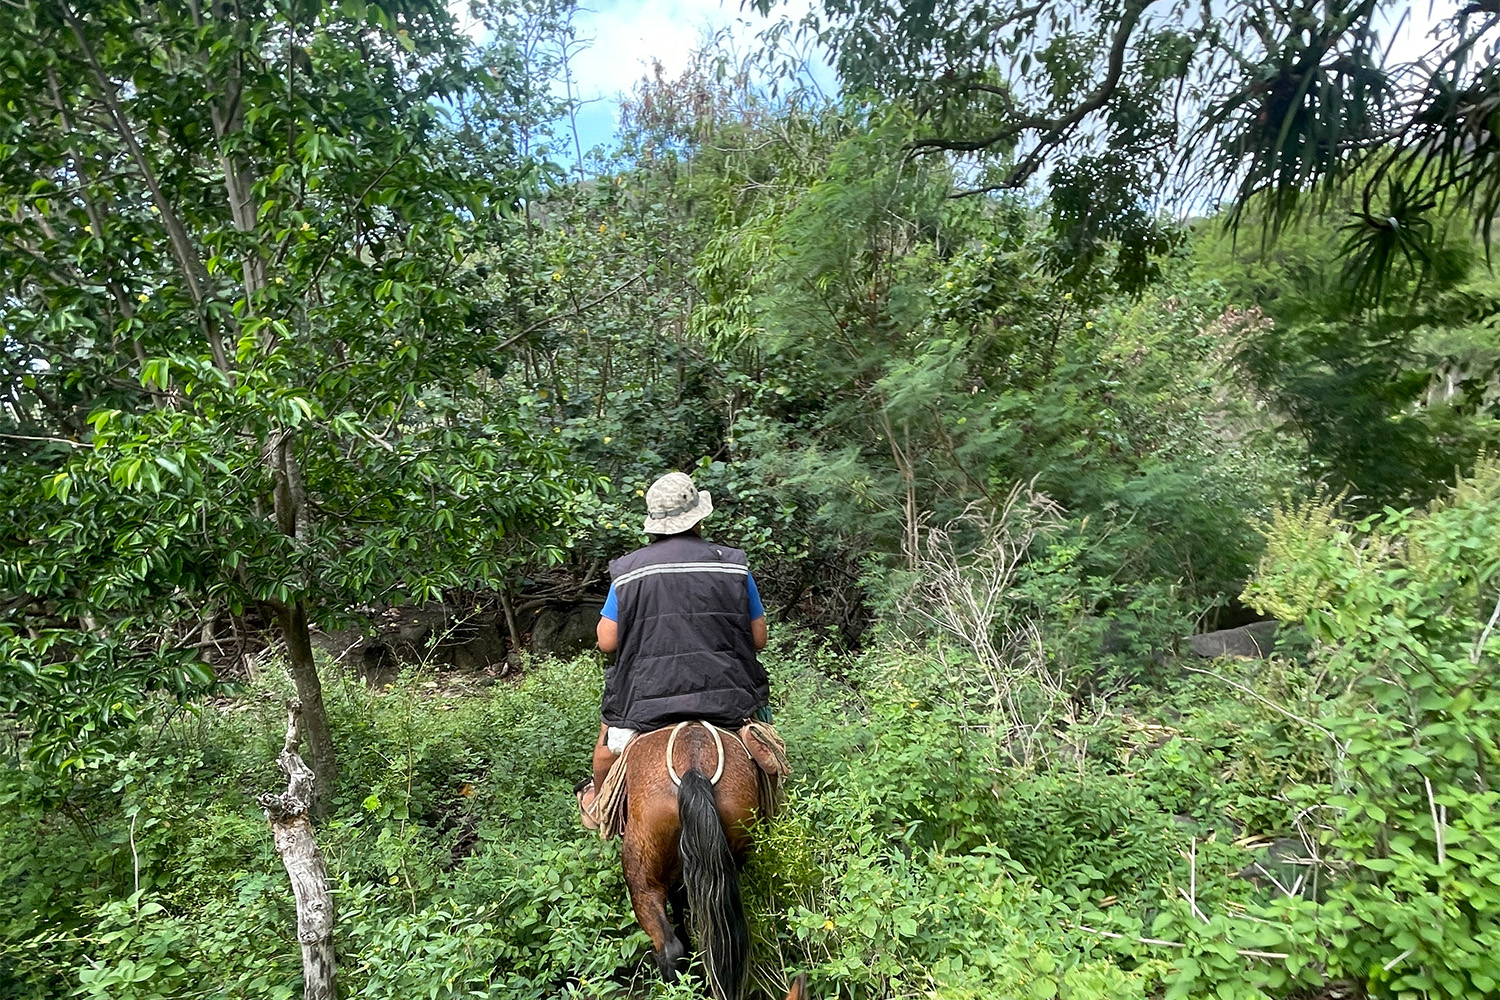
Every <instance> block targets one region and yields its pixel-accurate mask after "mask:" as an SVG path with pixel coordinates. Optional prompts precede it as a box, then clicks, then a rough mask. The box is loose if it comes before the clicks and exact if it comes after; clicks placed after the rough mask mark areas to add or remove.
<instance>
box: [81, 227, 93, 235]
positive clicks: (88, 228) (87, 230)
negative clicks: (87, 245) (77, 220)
mask: <svg viewBox="0 0 1500 1000" xmlns="http://www.w3.org/2000/svg"><path fill="white" fill-rule="evenodd" d="M83 231H84V232H86V233H88V234H89V235H90V236H93V235H94V227H93V226H84V227H83Z"/></svg>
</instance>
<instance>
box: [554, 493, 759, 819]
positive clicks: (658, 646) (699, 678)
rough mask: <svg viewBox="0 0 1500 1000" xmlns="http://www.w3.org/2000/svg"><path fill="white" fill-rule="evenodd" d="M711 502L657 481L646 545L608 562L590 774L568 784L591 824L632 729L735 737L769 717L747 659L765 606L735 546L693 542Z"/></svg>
mask: <svg viewBox="0 0 1500 1000" xmlns="http://www.w3.org/2000/svg"><path fill="white" fill-rule="evenodd" d="M713 509H714V505H713V500H712V498H711V497H710V496H709V494H708V491H707V490H699V489H698V488H697V487H696V486H694V485H693V481H692V479H690V478H689V477H688V476H687V475H685V474H683V473H681V472H672V473H668V474H667V475H665V476H662V477H661V478H660V479H658V480H657V481H656V482H655V483H653V484H652V486H651V488H650V489H649V490H647V491H646V522H645V530H646V533H647V534H648V535H650V536H652V540H651V542H650V544H648V545H646V546H645V547H644V548H640V549H636V550H635V551H634V552H631V553H629V554H628V555H624V556H621V557H620V558H619V559H616V560H614V561H612V562H611V563H610V564H609V574H610V580H611V583H610V588H609V597H608V598H607V599H606V601H605V603H604V608H603V610H602V611H601V612H600V616H599V627H598V640H599V648H600V649H601V650H603V651H604V652H606V653H615V654H616V657H615V662H614V664H613V665H612V666H610V667H609V668H608V669H607V670H606V671H605V677H604V704H603V710H602V712H601V716H602V722H601V724H600V726H599V741H598V743H597V744H596V745H595V747H594V775H593V778H592V780H585V781H584V782H581V783H580V784H579V786H578V789H577V796H578V806H579V810H580V812H581V813H582V816H583V822H584V825H585V826H586V827H588V828H589V829H596V828H597V827H598V826H599V823H600V820H601V817H600V816H599V815H597V813H596V805H597V799H598V792H599V790H600V789H602V788H604V783H605V778H606V776H607V775H608V774H609V771H610V768H611V767H613V766H614V764H615V761H616V760H617V759H618V758H619V755H620V753H621V752H622V751H623V750H624V749H625V746H626V744H628V743H629V742H630V740H631V738H632V737H634V736H635V735H636V734H637V733H644V732H650V731H653V730H657V729H661V728H663V727H665V726H670V725H673V724H674V723H679V722H689V721H699V722H707V723H709V724H711V725H714V726H720V727H723V728H724V729H727V730H729V731H730V732H734V731H736V730H739V729H740V728H741V727H742V726H744V725H745V724H746V723H747V722H749V721H750V720H751V719H754V718H758V719H760V720H761V721H762V722H769V721H770V714H769V709H768V708H767V705H768V703H769V700H770V684H769V682H768V681H767V679H766V672H765V670H763V669H762V668H761V666H760V663H759V662H758V660H757V659H756V653H757V652H759V651H760V650H761V649H764V648H765V645H766V610H765V607H764V606H763V605H762V604H761V599H760V594H759V592H758V591H757V590H756V586H755V578H754V577H752V576H751V575H750V568H749V564H748V562H747V560H746V558H745V553H744V551H742V550H741V549H735V548H730V547H729V546H727V545H719V544H717V543H715V542H710V541H708V540H707V539H705V538H704V537H703V535H702V529H701V526H700V522H701V521H702V520H703V519H704V518H706V517H707V516H708V515H709V514H711V513H713Z"/></svg>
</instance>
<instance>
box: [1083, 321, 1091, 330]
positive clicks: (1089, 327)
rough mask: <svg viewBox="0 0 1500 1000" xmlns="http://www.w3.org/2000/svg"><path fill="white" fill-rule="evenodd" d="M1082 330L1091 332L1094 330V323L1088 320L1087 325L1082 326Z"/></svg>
mask: <svg viewBox="0 0 1500 1000" xmlns="http://www.w3.org/2000/svg"><path fill="white" fill-rule="evenodd" d="M1083 328H1084V329H1085V330H1092V329H1093V328H1094V321H1093V320H1089V321H1088V322H1087V323H1085V324H1083Z"/></svg>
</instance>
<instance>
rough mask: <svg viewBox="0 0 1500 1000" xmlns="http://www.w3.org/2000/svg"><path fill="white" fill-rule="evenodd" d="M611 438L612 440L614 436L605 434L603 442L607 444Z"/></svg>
mask: <svg viewBox="0 0 1500 1000" xmlns="http://www.w3.org/2000/svg"><path fill="white" fill-rule="evenodd" d="M613 440H614V438H612V437H608V436H606V437H605V439H604V443H605V444H609V443H610V442H611V441H613Z"/></svg>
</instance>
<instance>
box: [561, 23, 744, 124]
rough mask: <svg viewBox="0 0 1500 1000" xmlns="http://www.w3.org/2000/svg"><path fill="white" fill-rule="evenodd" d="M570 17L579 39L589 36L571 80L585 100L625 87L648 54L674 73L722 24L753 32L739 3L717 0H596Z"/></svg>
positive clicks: (640, 70) (638, 72) (613, 93)
mask: <svg viewBox="0 0 1500 1000" xmlns="http://www.w3.org/2000/svg"><path fill="white" fill-rule="evenodd" d="M757 20H759V19H758V18H757ZM573 23H574V25H575V26H576V28H577V31H578V37H579V38H580V39H591V40H592V41H591V42H590V44H589V46H588V48H586V49H584V50H583V51H582V52H581V53H579V55H578V56H577V58H576V59H574V61H573V79H574V86H575V87H577V89H578V94H579V96H580V97H582V98H584V99H585V100H588V99H592V98H600V97H602V98H606V99H613V98H615V97H618V96H619V95H620V94H622V93H624V92H626V91H628V90H629V89H630V88H631V87H632V86H633V85H634V84H635V82H636V81H637V80H639V79H640V78H641V76H642V75H643V74H644V73H645V72H646V68H647V67H648V66H649V65H650V62H651V59H652V58H655V59H657V60H658V61H660V62H661V64H662V65H663V66H664V67H665V68H666V70H667V73H668V75H670V76H676V75H677V74H678V73H680V72H682V70H683V69H685V68H686V67H687V61H688V55H689V53H691V52H692V50H693V49H695V48H697V47H699V46H701V45H702V44H703V43H704V41H705V40H706V39H707V38H708V36H710V35H711V34H713V33H714V32H716V31H719V30H721V29H724V28H730V29H731V30H732V31H733V32H734V34H735V36H736V37H739V38H745V37H748V36H749V35H751V34H752V33H753V29H752V28H751V27H750V26H749V24H748V22H747V20H746V19H745V18H742V17H741V16H740V13H739V10H738V4H735V5H734V6H733V7H729V6H727V5H725V4H722V3H719V2H718V0H622V2H619V3H598V4H596V5H595V6H594V7H593V8H592V9H580V10H579V12H578V14H577V16H576V17H575V18H574V22H573Z"/></svg>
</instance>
